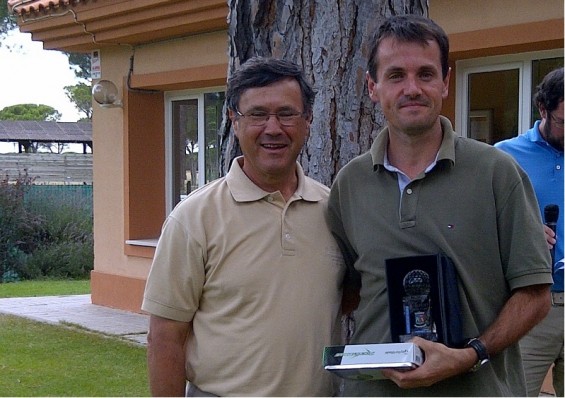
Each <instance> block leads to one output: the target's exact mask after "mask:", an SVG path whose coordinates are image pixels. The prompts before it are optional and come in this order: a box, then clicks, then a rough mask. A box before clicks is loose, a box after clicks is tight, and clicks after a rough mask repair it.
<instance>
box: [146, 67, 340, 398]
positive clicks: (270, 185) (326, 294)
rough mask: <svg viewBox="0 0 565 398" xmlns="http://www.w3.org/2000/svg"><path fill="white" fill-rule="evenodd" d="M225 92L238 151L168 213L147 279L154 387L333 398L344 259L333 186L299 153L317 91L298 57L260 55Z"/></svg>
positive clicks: (167, 391)
mask: <svg viewBox="0 0 565 398" xmlns="http://www.w3.org/2000/svg"><path fill="white" fill-rule="evenodd" d="M226 100H227V103H228V107H229V114H230V118H231V120H232V122H233V126H234V131H235V135H236V136H237V138H238V139H239V143H240V146H241V150H242V153H243V156H241V157H238V158H236V159H235V160H234V162H233V165H232V167H231V169H230V171H229V173H228V175H227V176H226V177H224V178H220V179H218V180H215V181H213V182H211V183H209V184H207V185H206V186H204V187H202V188H201V189H198V190H196V191H194V192H193V193H192V194H191V195H190V196H189V197H188V198H186V199H185V200H184V201H183V202H181V203H180V204H179V205H178V206H177V207H176V208H175V209H174V210H173V212H172V213H171V214H170V215H169V216H168V218H167V220H166V221H165V224H164V226H163V231H162V234H161V238H160V240H159V244H158V245H157V250H156V253H155V258H154V260H153V265H152V267H151V271H150V274H149V277H148V280H147V286H146V290H145V295H144V300H143V305H142V308H143V310H145V311H147V312H149V313H150V314H151V317H150V329H149V335H148V366H149V381H150V388H151V393H152V394H153V395H158V396H179V395H184V394H185V387H187V388H186V394H187V395H188V396H212V395H221V396H225V395H231V396H237V395H245V396H331V395H333V394H334V391H333V389H332V380H331V377H332V376H331V375H330V374H329V373H328V372H327V371H325V370H324V369H323V367H322V363H321V357H322V351H323V348H324V346H326V345H330V344H333V343H337V341H335V337H336V336H339V322H338V319H339V313H340V300H341V290H340V289H341V282H342V279H343V276H344V272H345V268H344V263H343V260H342V257H341V254H340V252H339V249H338V247H337V246H336V243H335V242H334V240H333V238H332V235H331V234H330V232H329V230H328V228H327V226H326V222H325V219H324V209H325V207H326V203H327V198H328V193H329V189H328V188H327V187H326V186H324V185H322V184H320V183H318V182H316V181H314V180H312V179H310V178H309V177H306V176H305V175H304V172H303V170H302V168H301V167H300V165H299V164H298V163H297V162H296V159H297V157H298V155H299V153H300V151H301V149H302V147H303V145H304V143H305V141H306V139H307V137H308V132H309V128H310V121H311V119H312V104H313V102H314V92H313V90H312V88H311V87H310V85H309V84H308V83H307V81H306V80H305V78H304V75H303V73H302V71H301V69H300V68H299V67H298V66H297V65H295V64H293V63H291V62H287V61H282V60H276V59H272V58H259V57H258V58H252V59H250V60H249V61H247V62H246V63H245V64H243V65H242V67H241V68H240V69H239V70H238V71H237V72H236V73H234V74H233V76H232V77H231V78H230V80H229V81H228V89H227V93H226ZM187 381H188V382H189V383H188V384H187Z"/></svg>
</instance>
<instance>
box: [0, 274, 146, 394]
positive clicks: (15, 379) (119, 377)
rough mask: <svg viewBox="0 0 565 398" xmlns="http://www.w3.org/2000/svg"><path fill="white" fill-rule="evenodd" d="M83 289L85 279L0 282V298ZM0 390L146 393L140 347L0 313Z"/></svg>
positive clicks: (83, 291) (143, 356)
mask: <svg viewBox="0 0 565 398" xmlns="http://www.w3.org/2000/svg"><path fill="white" fill-rule="evenodd" d="M88 293H90V281H88V280H81V281H73V280H68V281H66V280H46V281H22V282H13V283H0V298H6V297H30V296H50V295H69V294H88ZM0 396H12V397H17V396H20V397H22V396H36V397H37V396H43V397H46V396H65V397H70V396H73V397H84V396H91V397H95V396H115V397H118V396H119V397H125V396H149V387H148V381H147V366H146V349H145V347H143V346H139V345H136V344H134V343H131V342H128V341H124V340H122V339H120V338H117V337H108V336H103V335H101V334H96V333H93V332H89V331H85V330H81V329H76V328H72V327H67V326H59V325H50V324H46V323H41V322H35V321H31V320H28V319H25V318H20V317H15V316H12V315H4V314H0Z"/></svg>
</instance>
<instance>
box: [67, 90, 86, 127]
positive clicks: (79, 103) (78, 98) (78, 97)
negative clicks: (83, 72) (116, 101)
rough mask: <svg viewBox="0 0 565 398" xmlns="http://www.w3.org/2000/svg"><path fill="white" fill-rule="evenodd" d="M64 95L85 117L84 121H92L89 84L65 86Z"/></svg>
mask: <svg viewBox="0 0 565 398" xmlns="http://www.w3.org/2000/svg"><path fill="white" fill-rule="evenodd" d="M65 94H66V95H67V98H68V99H69V100H70V101H71V102H72V103H73V104H75V108H77V109H78V110H79V111H80V112H82V113H84V114H85V115H86V119H89V120H90V119H92V87H91V86H90V85H89V84H84V83H79V84H76V85H74V86H65Z"/></svg>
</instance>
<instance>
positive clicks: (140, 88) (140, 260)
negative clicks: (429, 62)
mask: <svg viewBox="0 0 565 398" xmlns="http://www.w3.org/2000/svg"><path fill="white" fill-rule="evenodd" d="M8 3H9V5H10V6H11V7H13V10H14V12H15V13H16V14H17V15H18V17H19V20H18V23H19V25H20V30H21V31H23V32H31V34H32V37H33V40H36V41H41V42H43V45H44V48H46V49H57V50H63V51H71V52H72V51H78V52H88V53H91V54H92V56H93V71H94V72H95V73H97V74H99V75H96V79H93V83H97V82H98V81H99V80H100V79H102V80H107V81H111V82H113V83H114V84H115V86H116V87H117V96H116V98H117V99H111V100H109V101H108V102H109V103H108V104H106V105H105V106H98V105H97V104H96V103H95V104H94V111H93V142H94V145H95V146H96V151H95V152H94V154H93V157H94V161H93V162H94V177H93V178H94V181H96V184H95V189H94V258H95V260H94V261H95V263H94V271H93V272H92V275H91V285H92V302H93V303H94V304H99V305H104V306H109V307H115V308H120V309H125V310H130V311H140V305H141V300H142V294H143V289H144V286H145V280H146V277H147V274H148V272H149V268H150V265H151V259H152V257H153V255H154V251H155V245H156V242H157V240H158V237H159V234H160V229H161V225H162V223H163V221H164V219H165V217H166V215H167V214H168V212H169V211H170V210H171V209H172V207H173V206H174V204H175V203H176V202H178V200H180V199H181V198H182V197H183V196H184V195H186V194H188V193H189V192H190V191H191V190H192V189H194V188H196V187H198V186H201V185H202V184H205V183H206V182H208V181H210V180H211V179H213V178H215V177H216V176H217V169H215V166H214V162H212V161H211V159H213V158H214V157H215V156H217V150H218V143H217V137H216V131H217V128H218V124H219V123H220V122H221V117H222V106H223V98H224V97H223V96H224V91H225V82H226V77H227V70H228V59H227V47H228V40H227V22H226V18H227V16H228V6H227V2H226V1H225V0H191V1H163V0H135V1H133V0H86V1H84V0H83V1H74V0H59V1H54V0H49V1H17V0H9V1H8ZM477 10H480V12H478V11H477ZM429 15H430V17H431V18H432V19H434V20H435V21H436V22H437V23H438V24H439V25H441V26H442V27H443V28H444V29H445V30H446V32H447V33H448V34H449V36H450V44H451V51H450V60H451V61H450V62H451V68H452V74H451V76H452V81H451V82H450V88H451V90H450V96H449V99H448V101H447V103H446V104H445V105H444V114H445V115H446V116H448V117H449V118H450V119H451V120H452V121H453V122H454V124H455V127H456V131H458V132H461V134H463V135H467V136H469V137H472V138H475V139H479V140H482V141H485V142H488V143H494V142H496V141H498V140H500V139H503V138H506V137H508V136H512V135H517V134H519V133H520V132H523V131H525V130H527V128H529V126H530V124H531V123H532V121H533V119H534V118H535V110H533V109H532V106H531V101H530V99H531V93H532V87H533V86H534V85H535V84H536V83H537V82H538V81H539V79H540V78H541V77H543V75H544V74H545V73H546V72H547V71H548V70H550V69H553V68H554V67H555V66H557V65H563V22H564V20H563V1H562V0H546V1H544V2H543V7H541V6H540V5H539V4H537V3H536V2H532V1H530V0H477V1H473V2H467V1H451V0H430V1H429ZM114 100H115V101H114ZM112 101H114V102H112Z"/></svg>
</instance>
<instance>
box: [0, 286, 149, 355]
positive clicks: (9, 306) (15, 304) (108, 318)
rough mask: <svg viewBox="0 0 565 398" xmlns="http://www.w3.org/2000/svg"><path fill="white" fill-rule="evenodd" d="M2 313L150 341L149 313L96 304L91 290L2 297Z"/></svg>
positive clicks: (0, 305) (140, 341) (138, 341)
mask: <svg viewBox="0 0 565 398" xmlns="http://www.w3.org/2000/svg"><path fill="white" fill-rule="evenodd" d="M0 313H5V314H11V315H17V316H21V317H25V318H29V319H32V320H36V321H40V322H47V323H52V324H74V325H79V326H80V327H82V328H85V329H88V330H92V331H95V332H100V333H104V334H107V335H114V336H121V337H123V338H125V339H128V340H131V341H133V342H135V343H138V344H142V345H146V344H147V330H148V327H149V316H147V315H143V314H137V313H133V312H128V311H123V310H118V309H113V308H108V307H103V306H99V305H95V304H92V302H91V299H90V294H83V295H72V296H48V297H17V298H2V299H0Z"/></svg>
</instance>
